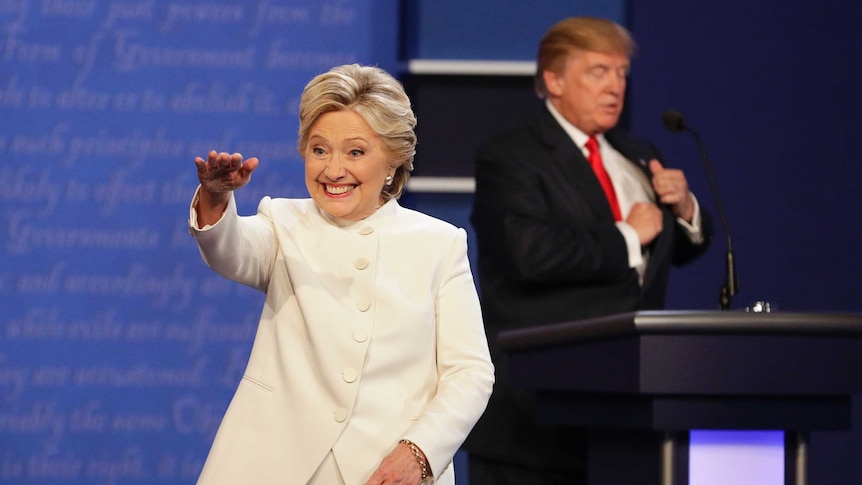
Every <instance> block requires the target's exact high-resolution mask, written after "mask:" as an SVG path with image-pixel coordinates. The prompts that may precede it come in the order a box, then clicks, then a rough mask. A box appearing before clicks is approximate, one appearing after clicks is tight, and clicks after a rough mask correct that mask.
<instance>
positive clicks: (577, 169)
mask: <svg viewBox="0 0 862 485" xmlns="http://www.w3.org/2000/svg"><path fill="white" fill-rule="evenodd" d="M536 121H537V130H538V132H539V133H540V134H541V136H542V139H543V141H544V143H545V144H547V145H548V146H549V147H550V148H551V150H550V153H551V163H553V164H555V165H556V169H557V170H558V172H559V173H563V174H565V180H560V181H556V182H557V184H558V185H561V184H562V185H565V186H566V187H568V189H567V190H571V189H574V191H575V192H576V193H577V195H578V196H579V197H580V198H582V199H583V200H584V201H585V202H586V204H587V205H588V206H589V207H590V208H591V209H592V212H593V214H595V217H596V219H597V220H611V221H612V220H613V218H614V216H613V213H612V212H611V206H610V204H609V203H608V199H607V197H606V196H605V192H604V190H603V189H602V186H601V184H599V181H598V179H597V178H596V175H595V173H594V172H593V169H592V167H590V164H589V162H587V159H586V157H584V154H583V152H581V149H580V148H579V147H578V146H577V145H575V143H574V142H573V141H572V139H571V138H570V137H569V135H568V134H567V133H566V132H565V130H563V128H562V127H561V126H560V125H559V123H557V121H556V120H555V119H554V118H553V116H551V113H550V112H549V111H548V110H547V108H544V109H543V110H542V113H541V114H540V115H539V116H538V117H537V118H536Z"/></svg>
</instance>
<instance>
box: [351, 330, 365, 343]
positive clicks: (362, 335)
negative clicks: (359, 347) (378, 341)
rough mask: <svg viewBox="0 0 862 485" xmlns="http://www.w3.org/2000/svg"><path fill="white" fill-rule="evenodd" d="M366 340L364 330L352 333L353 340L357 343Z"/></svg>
mask: <svg viewBox="0 0 862 485" xmlns="http://www.w3.org/2000/svg"><path fill="white" fill-rule="evenodd" d="M367 339H368V332H366V331H365V330H357V331H355V332H353V340H355V341H357V342H365V341H366V340H367Z"/></svg>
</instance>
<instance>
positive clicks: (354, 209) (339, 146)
mask: <svg viewBox="0 0 862 485" xmlns="http://www.w3.org/2000/svg"><path fill="white" fill-rule="evenodd" d="M304 155H305V185H306V187H308V193H309V194H310V195H311V198H312V199H314V202H315V203H316V204H317V206H318V207H320V208H321V209H323V211H324V212H326V213H327V214H329V215H330V216H333V217H337V218H339V219H345V220H349V221H359V220H362V219H365V218H366V217H368V216H370V215H371V214H373V213H374V211H376V210H377V208H378V207H380V206H381V205H382V203H383V201H382V199H381V197H380V193H381V192H382V191H383V185H384V184H385V181H386V176H387V175H393V174H394V172H395V169H393V168H390V167H389V166H388V165H387V164H386V153H385V150H384V148H383V144H382V143H381V141H380V136H379V135H377V133H375V132H374V131H373V130H371V128H370V127H369V126H368V123H366V122H365V120H364V119H363V118H362V116H360V115H359V114H358V113H356V112H355V111H353V110H350V109H347V110H342V111H331V112H329V113H325V114H323V115H321V116H320V117H319V118H318V119H317V121H316V122H315V123H314V125H313V126H312V127H311V130H309V137H308V146H307V147H306V149H305V154H304Z"/></svg>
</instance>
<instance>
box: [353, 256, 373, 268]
mask: <svg viewBox="0 0 862 485" xmlns="http://www.w3.org/2000/svg"><path fill="white" fill-rule="evenodd" d="M368 263H369V261H368V258H366V257H361V258H359V259H357V260H356V261H354V262H353V266H355V267H356V269H365V268H367V267H368Z"/></svg>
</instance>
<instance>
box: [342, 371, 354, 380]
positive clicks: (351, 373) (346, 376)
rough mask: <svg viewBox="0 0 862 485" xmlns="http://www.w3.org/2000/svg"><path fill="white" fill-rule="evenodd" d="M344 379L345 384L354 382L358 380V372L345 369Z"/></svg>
mask: <svg viewBox="0 0 862 485" xmlns="http://www.w3.org/2000/svg"><path fill="white" fill-rule="evenodd" d="M342 377H343V378H344V382H353V381H355V380H356V371H355V370H353V369H350V368H347V369H344V374H342Z"/></svg>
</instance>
